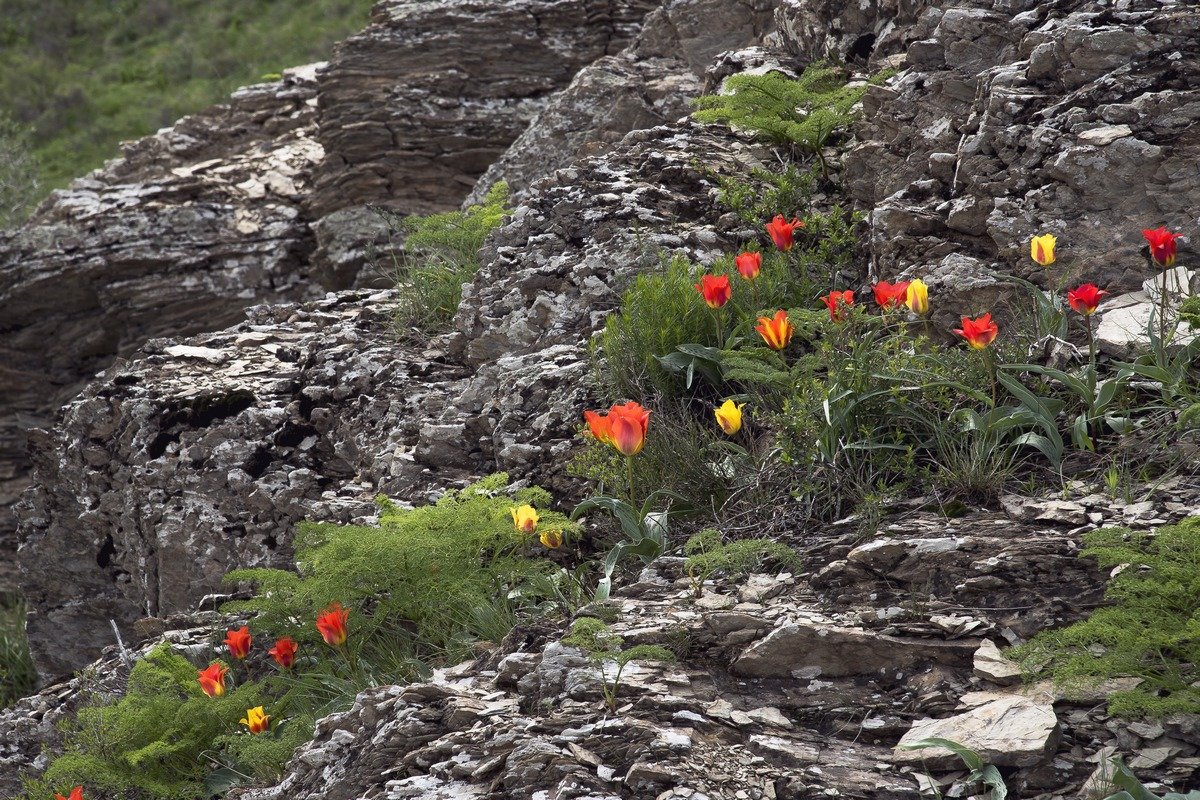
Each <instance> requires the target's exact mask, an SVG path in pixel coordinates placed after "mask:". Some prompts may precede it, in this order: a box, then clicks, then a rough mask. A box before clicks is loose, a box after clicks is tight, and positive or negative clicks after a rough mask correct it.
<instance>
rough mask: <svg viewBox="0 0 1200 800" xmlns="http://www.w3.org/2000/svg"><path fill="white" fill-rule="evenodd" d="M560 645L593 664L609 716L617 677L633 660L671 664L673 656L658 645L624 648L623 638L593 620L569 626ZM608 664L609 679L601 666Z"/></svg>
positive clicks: (584, 619)
mask: <svg viewBox="0 0 1200 800" xmlns="http://www.w3.org/2000/svg"><path fill="white" fill-rule="evenodd" d="M562 641H563V644H568V645H571V646H572V647H578V648H579V649H580V650H583V651H584V652H585V653H587V654H588V656H589V657H590V658H591V659H592V661H594V662H595V663H596V665H597V668H598V669H599V672H600V687H601V691H602V692H603V694H604V704H605V706H607V707H608V710H609V711H610V712H612V713H614V714H615V713H616V711H617V695H618V693H619V692H620V690H621V675H622V674H623V673H624V671H625V667H626V666H628V665H629V664H630V663H631V662H633V661H660V662H666V663H672V662H674V661H675V660H676V659H675V654H674V653H673V652H671V651H670V650H668V649H667V648H665V647H662V646H661V645H656V644H639V645H635V646H633V647H629V648H626V647H625V646H624V639H623V638H622V637H621V636H620V635H618V634H616V633H614V632H613V631H612V629H611V628H609V627H608V626H607V625H605V624H604V623H603V622H601V621H600V620H598V619H596V618H595V617H581V618H580V619H577V620H575V622H574V623H572V625H571V632H570V633H569V634H568V635H567V636H565V637H564V638H563V640H562ZM607 664H612V665H613V666H614V667H615V671H614V673H613V676H612V678H611V679H609V677H608V673H607V672H606V671H605V666H606V665H607Z"/></svg>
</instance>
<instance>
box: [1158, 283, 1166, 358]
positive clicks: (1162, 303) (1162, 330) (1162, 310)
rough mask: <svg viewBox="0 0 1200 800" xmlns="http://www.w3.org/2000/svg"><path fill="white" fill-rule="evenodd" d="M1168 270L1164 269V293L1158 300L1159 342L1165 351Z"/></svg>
mask: <svg viewBox="0 0 1200 800" xmlns="http://www.w3.org/2000/svg"><path fill="white" fill-rule="evenodd" d="M1167 269H1168V268H1167V267H1163V272H1162V279H1163V280H1162V293H1161V294H1160V295H1159V298H1158V302H1159V310H1158V341H1159V346H1160V347H1162V348H1163V350H1164V351H1165V350H1166V347H1167Z"/></svg>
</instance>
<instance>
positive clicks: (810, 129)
mask: <svg viewBox="0 0 1200 800" xmlns="http://www.w3.org/2000/svg"><path fill="white" fill-rule="evenodd" d="M865 91H866V86H864V85H860V86H850V85H848V84H847V76H846V74H845V72H843V71H842V70H840V69H838V68H836V67H831V66H828V65H824V64H810V65H809V66H808V67H806V68H805V69H804V72H803V73H801V75H800V77H799V78H798V79H796V80H792V79H790V78H788V77H787V76H786V75H784V74H782V73H779V72H767V73H765V74H762V75H752V74H749V73H742V74H740V75H732V76H730V77H729V78H727V79H726V80H725V84H724V87H723V92H724V93H723V94H716V95H705V96H703V97H700V98H697V100H696V105H697V106H699V108H700V110H699V111H696V112H695V114H694V116H695V117H696V119H698V120H700V121H701V122H724V123H726V124H728V125H731V126H733V127H735V128H742V129H745V130H749V131H754V132H756V133H758V134H760V135H762V136H764V137H766V138H767V139H768V140H770V141H772V142H775V143H776V144H791V145H795V146H797V147H799V148H801V149H803V150H806V151H808V152H810V153H813V154H815V155H817V156H820V153H821V149H822V148H824V147H825V146H826V145H827V144H828V143H829V141H830V140H831V138H832V137H833V136H834V134H836V133H838V132H840V131H844V130H846V129H847V128H848V127H849V126H850V123H851V122H853V121H854V115H853V109H854V106H855V105H856V104H857V103H858V102H859V100H861V99H862V96H863V93H864V92H865Z"/></svg>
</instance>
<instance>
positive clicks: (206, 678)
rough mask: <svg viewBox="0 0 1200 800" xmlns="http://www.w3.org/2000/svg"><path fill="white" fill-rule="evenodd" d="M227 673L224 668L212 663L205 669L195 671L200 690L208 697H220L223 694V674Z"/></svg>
mask: <svg viewBox="0 0 1200 800" xmlns="http://www.w3.org/2000/svg"><path fill="white" fill-rule="evenodd" d="M227 672H229V670H227V669H226V668H225V667H222V666H221V665H220V664H218V663H216V662H213V663H212V664H209V665H208V668H207V669H201V670H197V671H196V680H197V681H199V683H200V690H201V691H202V692H204V693H205V694H206V695H208V696H209V697H220V696H221V695H223V694H225V673H227Z"/></svg>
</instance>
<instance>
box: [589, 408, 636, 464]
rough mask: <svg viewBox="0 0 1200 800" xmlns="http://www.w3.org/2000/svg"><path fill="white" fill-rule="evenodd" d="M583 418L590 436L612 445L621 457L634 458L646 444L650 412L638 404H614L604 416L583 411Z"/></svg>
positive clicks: (596, 412) (595, 412)
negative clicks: (590, 433)
mask: <svg viewBox="0 0 1200 800" xmlns="http://www.w3.org/2000/svg"><path fill="white" fill-rule="evenodd" d="M583 418H584V419H586V420H587V424H588V428H589V429H590V430H591V432H592V436H595V437H596V438H597V439H598V440H600V441H602V442H604V443H605V444H610V445H612V446H613V447H614V448H616V449H617V451H618V452H620V453H621V454H623V455H627V456H636V455H637V454H638V453H640V452H641V451H642V447H643V446H644V445H645V444H646V432H647V430H648V429H649V427H650V412H649V411H647V410H646V409H644V408H642V407H641V405H640V404H638V403H634V402H632V401H631V402H628V403H625V404H624V405H616V404H614V405H613V406H612V408H610V409H609V410H608V413H607V414H606V415H601V414H600V412H598V411H585V412H583Z"/></svg>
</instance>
